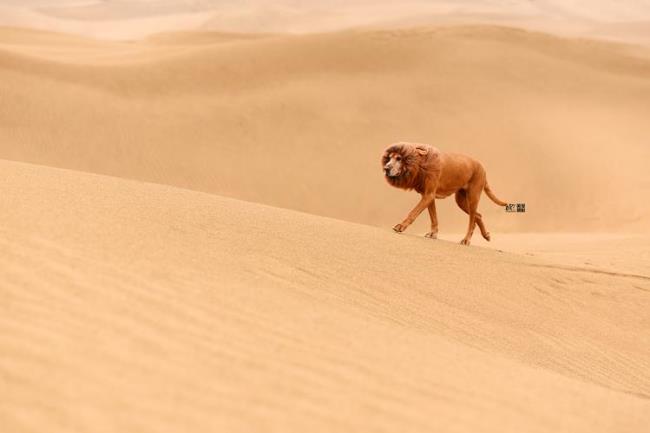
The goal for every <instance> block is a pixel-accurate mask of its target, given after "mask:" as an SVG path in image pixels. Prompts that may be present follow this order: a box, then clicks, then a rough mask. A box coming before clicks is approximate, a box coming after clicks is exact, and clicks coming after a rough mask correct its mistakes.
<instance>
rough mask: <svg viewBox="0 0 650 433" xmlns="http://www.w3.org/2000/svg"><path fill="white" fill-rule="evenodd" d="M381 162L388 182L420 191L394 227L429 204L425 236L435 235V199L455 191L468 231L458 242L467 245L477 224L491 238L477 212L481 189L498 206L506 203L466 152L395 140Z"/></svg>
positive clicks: (399, 228)
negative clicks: (467, 216) (413, 204)
mask: <svg viewBox="0 0 650 433" xmlns="http://www.w3.org/2000/svg"><path fill="white" fill-rule="evenodd" d="M382 166H383V168H384V174H385V176H386V180H387V181H388V183H389V184H391V185H392V186H394V187H397V188H402V189H406V190H411V189H414V190H415V191H417V192H419V193H420V194H422V199H421V200H420V202H419V203H418V204H417V205H416V206H415V207H414V208H413V210H412V211H411V212H409V214H408V215H407V216H406V218H405V219H404V221H402V222H401V223H400V224H397V225H396V226H395V227H393V230H395V231H396V232H398V233H401V232H403V231H404V230H406V228H407V227H408V226H409V225H411V224H412V223H413V221H415V219H416V218H417V217H418V216H419V215H420V213H422V211H423V210H424V209H427V208H428V209H429V216H431V231H430V232H429V233H427V234H426V237H428V238H433V239H436V238H437V237H438V217H437V216H436V203H435V199H437V198H445V197H447V196H449V195H451V194H454V193H455V194H456V203H457V204H458V206H459V207H460V208H461V209H462V210H463V211H465V213H467V214H469V226H468V228H467V234H466V235H465V237H464V238H463V240H462V241H460V243H461V244H463V245H469V243H470V240H471V239H472V234H473V233H474V225H476V224H478V226H479V229H480V230H481V234H482V235H483V237H484V238H485V239H486V240H488V241H489V240H490V233H488V231H487V230H486V229H485V224H483V218H482V217H481V214H480V213H478V212H477V208H478V201H479V199H480V198H481V191H485V193H486V194H487V196H488V197H490V199H491V200H492V201H493V202H495V203H496V204H498V205H499V206H505V205H506V203H505V202H504V201H502V200H499V199H498V198H497V197H496V196H495V195H494V193H493V192H492V190H491V189H490V187H489V186H488V184H487V179H486V176H485V169H484V168H483V166H482V165H481V163H480V162H478V161H476V160H475V159H472V158H470V157H469V156H465V155H460V154H457V153H443V152H440V150H438V149H436V148H435V147H433V146H429V145H427V144H417V143H395V144H393V145H391V146H390V147H388V149H386V151H385V152H384V155H383V157H382Z"/></svg>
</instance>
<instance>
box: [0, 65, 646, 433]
mask: <svg viewBox="0 0 650 433" xmlns="http://www.w3.org/2000/svg"><path fill="white" fill-rule="evenodd" d="M66 71H68V69H66ZM56 85H58V86H60V85H64V86H67V85H66V84H60V83H59V84H56ZM80 91H82V92H89V93H91V92H90V91H89V90H88V89H82V90H80ZM110 103H111V100H109V101H108V102H107V104H110ZM0 171H1V172H2V177H1V178H0V195H1V196H2V202H3V205H2V207H1V208H0V241H1V242H2V248H1V249H0V277H1V279H2V289H1V293H2V298H3V301H2V302H1V303H0V338H1V340H2V341H1V342H0V351H1V353H2V356H0V371H1V372H2V399H0V424H1V425H2V426H3V427H2V429H3V431H6V432H23V431H25V432H26V431H43V430H47V431H48V432H68V431H139V432H149V431H156V432H181V431H197V430H203V431H206V430H210V431H229V432H239V431H241V432H251V431H317V432H318V431H323V432H326V431H405V432H415V431H417V432H425V431H446V432H476V431H486V432H487V431H494V432H516V433H520V432H522V431H526V432H532V431H534V432H552V433H557V432H570V433H579V432H589V433H593V432H607V433H610V432H612V431H616V432H619V433H626V432H630V433H632V432H634V433H636V432H642V431H644V429H645V428H646V427H647V425H648V424H649V423H650V380H649V379H648V374H647V372H648V371H649V370H650V344H648V343H650V341H648V332H647V330H648V327H649V326H650V323H649V322H648V314H647V312H648V310H649V309H650V298H649V297H648V292H649V291H650V280H649V277H647V276H634V275H627V274H624V273H619V274H611V273H602V272H601V273H599V272H594V271H592V270H586V269H581V268H579V267H564V268H559V267H557V266H555V265H553V264H551V263H548V262H546V261H541V260H537V259H534V258H529V257H525V256H523V255H514V254H506V253H499V252H496V251H489V250H483V249H480V248H466V247H461V246H459V245H455V244H451V243H447V242H444V241H437V242H434V241H428V240H425V239H422V238H419V237H415V236H408V235H403V236H397V235H395V234H394V233H392V232H391V231H390V230H387V229H379V228H373V227H368V226H363V225H358V224H353V223H349V222H344V221H338V220H334V219H329V218H323V217H317V216H312V215H307V214H303V213H297V212H293V211H289V210H283V209H277V208H272V207H267V206H263V205H258V204H253V203H246V202H242V201H237V200H232V199H227V198H222V197H218V196H213V195H208V194H202V193H198V192H192V191H188V190H183V189H177V188H173V187H168V186H162V185H153V184H148V183H141V182H135V181H127V180H122V179H117V178H112V177H105V176H99V175H93V174H87V173H80V172H74V171H68V170H59V169H53V168H48V167H41V166H34V165H27V164H22V163H14V162H8V161H2V162H0Z"/></svg>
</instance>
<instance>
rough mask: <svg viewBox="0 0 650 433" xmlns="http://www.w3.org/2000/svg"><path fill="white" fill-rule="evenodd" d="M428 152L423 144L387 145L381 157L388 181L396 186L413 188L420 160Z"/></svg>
mask: <svg viewBox="0 0 650 433" xmlns="http://www.w3.org/2000/svg"><path fill="white" fill-rule="evenodd" d="M427 153H428V149H427V148H426V147H424V146H418V145H414V144H411V143H397V144H393V145H391V146H389V147H388V148H387V149H386V150H385V151H384V154H383V156H382V159H381V164H382V168H383V170H384V176H385V178H386V180H387V181H388V183H390V184H391V185H393V186H395V187H398V188H414V182H415V180H416V177H417V174H418V172H419V170H420V161H421V158H422V157H423V156H425V155H426V154H427Z"/></svg>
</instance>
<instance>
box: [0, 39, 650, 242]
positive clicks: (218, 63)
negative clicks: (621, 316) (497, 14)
mask: <svg viewBox="0 0 650 433" xmlns="http://www.w3.org/2000/svg"><path fill="white" fill-rule="evenodd" d="M0 34H1V35H2V38H0V40H2V41H4V42H3V43H0V92H1V93H2V95H3V97H2V98H1V99H0V116H1V118H2V123H0V157H4V158H8V159H15V160H24V161H31V162H36V163H41V164H46V165H53V166H60V167H66V168H73V169H81V170H86V171H92V172H98V173H105V174H111V175H116V176H121V177H128V178H135V179H143V180H148V181H154V182H158V183H167V184H171V185H176V186H182V187H186V188H190V189H196V190H202V191H207V192H212V193H217V194H222V195H227V196H231V197H235V198H242V199H246V200H250V201H256V202H262V203H267V204H271V205H277V206H281V207H286V208H294V209H297V210H301V211H306V212H310V213H314V214H319V215H325V216H331V217H336V218H341V219H345V220H349V221H354V222H360V223H365V224H373V225H380V226H388V225H392V224H394V223H396V222H398V221H399V220H400V219H401V218H403V216H404V215H405V213H406V212H407V211H408V209H410V207H412V206H413V204H414V203H415V200H416V196H415V195H413V194H407V193H404V192H401V191H397V190H394V189H391V188H389V187H388V186H387V185H386V184H385V182H384V181H383V179H382V176H381V172H380V169H379V163H378V159H379V155H380V152H381V150H382V149H383V147H384V146H385V145H387V144H388V143H391V142H393V141H397V140H412V141H422V142H429V143H433V144H436V145H438V146H439V147H441V148H442V149H445V150H456V151H462V152H466V153H470V154H472V155H475V156H476V157H478V158H479V159H481V160H482V161H483V163H484V165H485V166H486V167H487V171H488V178H489V180H490V183H491V184H492V187H493V189H494V190H495V192H496V193H497V195H498V196H500V197H502V198H503V199H505V200H508V201H511V202H520V201H521V202H526V203H527V206H528V213H527V214H525V215H512V214H504V212H503V211H502V210H501V209H499V208H497V207H496V206H495V205H493V204H492V203H490V202H489V201H488V200H484V201H483V203H482V205H481V211H482V212H483V213H484V215H485V218H486V221H487V223H488V228H489V229H490V230H491V231H492V232H493V233H495V234H498V233H500V232H507V231H539V230H544V231H549V230H551V231H557V230H560V231H564V230H577V231H616V232H646V233H647V232H648V230H650V225H649V224H650V204H649V202H648V201H647V200H643V199H642V197H645V196H647V194H648V188H650V172H648V170H647V169H646V168H647V161H648V159H649V158H650V147H649V146H648V145H647V137H648V136H650V123H649V122H648V121H647V118H648V112H650V52H649V51H647V50H644V49H641V48H632V47H628V46H624V45H612V44H605V43H598V42H593V41H586V40H571V39H562V38H557V37H553V36H549V35H544V34H539V33H530V32H526V31H522V30H516V29H508V28H499V27H459V28H419V29H410V30H394V31H364V32H361V31H355V32H342V33H333V34H323V35H309V36H306V35H302V36H267V37H264V36H258V37H247V36H245V35H244V36H242V35H238V36H232V37H229V36H228V35H224V34H173V35H167V36H159V37H156V38H153V39H149V40H145V41H141V42H137V43H116V42H99V41H89V40H86V39H83V38H76V37H71V36H52V38H48V36H47V34H43V33H33V32H29V31H20V30H9V29H5V30H0ZM439 209H440V211H439V212H440V219H441V230H442V231H443V232H447V233H449V232H458V231H461V230H463V229H464V227H465V225H466V219H465V216H464V215H463V214H462V213H461V212H460V211H459V210H458V209H457V208H456V206H455V204H454V203H453V200H446V201H443V202H442V203H441V204H440V206H439ZM426 220H427V218H426V217H424V218H421V221H420V222H418V225H416V226H414V228H413V231H414V232H416V233H417V232H424V231H425V230H426Z"/></svg>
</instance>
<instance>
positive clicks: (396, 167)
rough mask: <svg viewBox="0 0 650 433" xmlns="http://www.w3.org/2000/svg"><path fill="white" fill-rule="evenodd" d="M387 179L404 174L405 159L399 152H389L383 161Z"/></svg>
mask: <svg viewBox="0 0 650 433" xmlns="http://www.w3.org/2000/svg"><path fill="white" fill-rule="evenodd" d="M382 162H383V164H384V175H385V176H386V177H391V178H395V177H399V176H401V175H402V174H403V172H404V164H405V162H404V157H403V156H402V154H401V153H399V152H387V153H385V154H384V158H383V160H382Z"/></svg>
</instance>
